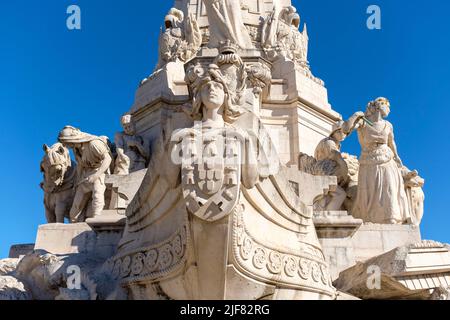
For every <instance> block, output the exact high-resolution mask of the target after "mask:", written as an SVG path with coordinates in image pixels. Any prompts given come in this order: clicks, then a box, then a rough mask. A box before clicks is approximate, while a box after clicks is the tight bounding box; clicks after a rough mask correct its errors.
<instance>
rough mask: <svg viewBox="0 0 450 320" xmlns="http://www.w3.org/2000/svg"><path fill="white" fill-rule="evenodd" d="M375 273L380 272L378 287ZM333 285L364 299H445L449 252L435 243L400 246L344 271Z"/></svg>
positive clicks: (448, 278)
mask: <svg viewBox="0 0 450 320" xmlns="http://www.w3.org/2000/svg"><path fill="white" fill-rule="evenodd" d="M374 270H375V271H374ZM373 272H381V274H380V280H379V281H380V282H379V283H378V285H377V283H376V282H374V281H376V278H373V277H371V276H372V274H373ZM374 279H375V280H374ZM334 284H335V286H336V287H337V288H338V289H339V290H341V291H344V292H347V293H350V294H352V295H355V296H357V297H359V298H361V299H431V298H434V299H442V298H443V297H442V295H443V294H445V288H447V290H448V288H449V287H450V251H449V250H448V248H446V246H444V245H443V244H441V243H437V242H434V241H421V242H418V243H415V244H411V245H408V246H401V247H399V248H396V249H394V250H392V251H390V252H388V253H385V254H383V255H380V256H377V257H374V258H371V259H369V260H367V261H365V262H364V263H358V264H357V265H356V266H354V267H352V268H349V269H347V270H345V271H343V272H342V273H341V274H340V276H339V279H337V280H336V281H335V282H334ZM371 285H373V286H371ZM443 289H444V290H443ZM435 291H436V292H435Z"/></svg>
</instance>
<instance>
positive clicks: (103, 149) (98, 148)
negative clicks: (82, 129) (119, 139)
mask: <svg viewBox="0 0 450 320" xmlns="http://www.w3.org/2000/svg"><path fill="white" fill-rule="evenodd" d="M88 146H89V150H90V151H92V152H94V153H96V154H98V155H103V154H105V153H107V152H109V147H108V145H107V144H106V143H105V142H104V141H103V140H101V139H100V138H99V139H94V140H92V141H91V142H89V145H88Z"/></svg>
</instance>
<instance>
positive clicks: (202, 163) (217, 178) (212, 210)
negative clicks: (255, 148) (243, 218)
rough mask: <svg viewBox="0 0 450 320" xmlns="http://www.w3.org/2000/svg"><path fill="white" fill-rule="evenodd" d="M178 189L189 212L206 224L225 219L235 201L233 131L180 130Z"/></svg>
mask: <svg viewBox="0 0 450 320" xmlns="http://www.w3.org/2000/svg"><path fill="white" fill-rule="evenodd" d="M179 137H180V138H179V141H180V143H178V145H177V148H176V149H177V154H179V155H181V168H182V189H183V196H184V199H185V200H186V206H187V208H188V210H189V212H190V213H192V214H194V215H195V216H197V217H198V218H200V219H202V220H206V221H210V222H213V221H217V220H220V219H222V218H224V217H225V216H227V215H228V214H229V213H230V212H231V211H232V209H233V208H234V207H235V205H236V203H237V201H238V198H239V181H240V179H241V166H240V162H241V149H242V148H241V146H242V144H241V141H242V139H241V137H240V135H239V134H238V133H237V132H236V131H235V130H233V129H228V128H219V129H212V130H211V129H210V130H205V131H202V130H198V129H194V130H192V129H190V130H182V131H181V132H180V133H179Z"/></svg>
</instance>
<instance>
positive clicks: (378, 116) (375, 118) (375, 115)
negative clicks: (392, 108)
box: [367, 111, 383, 122]
mask: <svg viewBox="0 0 450 320" xmlns="http://www.w3.org/2000/svg"><path fill="white" fill-rule="evenodd" d="M367 119H368V120H369V121H371V122H381V121H383V116H382V115H381V112H379V111H378V112H375V113H373V114H371V115H370V116H368V117H367Z"/></svg>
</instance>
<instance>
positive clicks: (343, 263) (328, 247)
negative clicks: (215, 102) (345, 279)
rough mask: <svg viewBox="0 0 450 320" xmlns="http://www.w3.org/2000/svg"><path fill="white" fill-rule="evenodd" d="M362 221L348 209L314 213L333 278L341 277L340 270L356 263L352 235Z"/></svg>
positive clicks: (315, 223)
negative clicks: (354, 216) (349, 212)
mask: <svg viewBox="0 0 450 320" xmlns="http://www.w3.org/2000/svg"><path fill="white" fill-rule="evenodd" d="M362 223H363V221H362V220H360V219H355V218H353V217H352V216H351V215H349V214H348V213H347V211H330V212H328V211H327V212H316V213H315V214H314V226H315V227H316V231H317V236H318V237H319V241H320V244H321V245H322V250H323V254H324V255H325V259H326V261H327V262H328V264H329V266H330V273H331V278H332V279H333V280H334V279H337V278H338V277H339V272H340V271H342V270H345V269H347V268H348V267H351V266H352V265H354V264H355V254H354V249H353V242H352V236H353V235H354V233H355V232H356V230H357V229H358V228H359V227H360V226H361V225H362Z"/></svg>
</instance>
